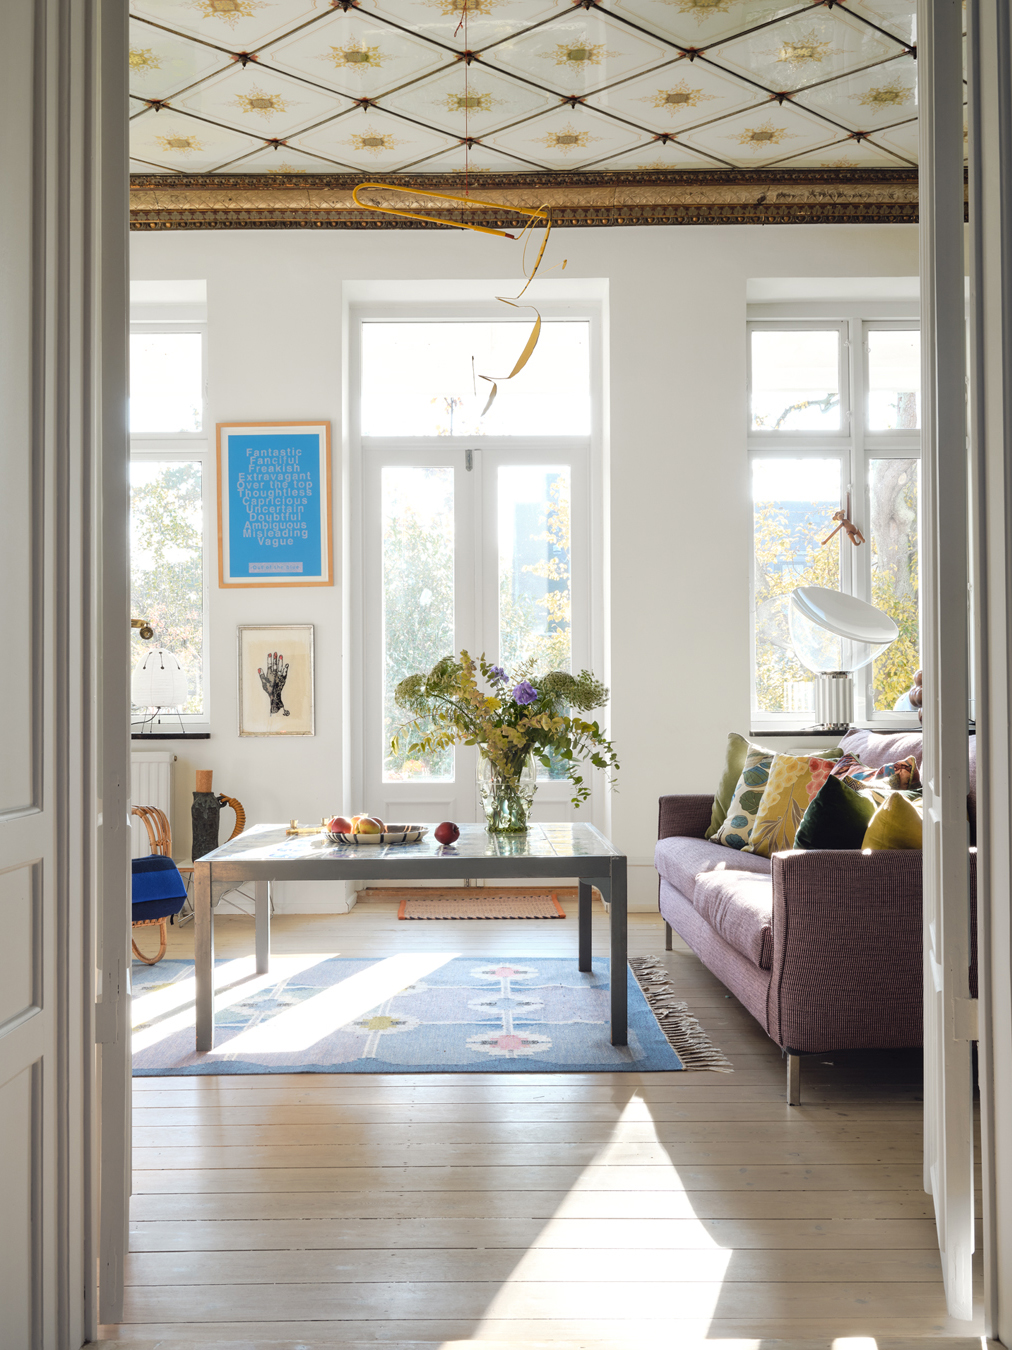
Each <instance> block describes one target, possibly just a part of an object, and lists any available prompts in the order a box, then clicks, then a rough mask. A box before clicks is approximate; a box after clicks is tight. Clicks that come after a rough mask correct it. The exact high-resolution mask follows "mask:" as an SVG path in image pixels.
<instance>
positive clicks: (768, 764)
mask: <svg viewBox="0 0 1012 1350" xmlns="http://www.w3.org/2000/svg"><path fill="white" fill-rule="evenodd" d="M774 759H776V755H775V754H774V753H773V752H772V751H771V750H762V749H760V748H759V746H757V745H753V746H750V747H749V752H748V754H747V755H746V756H745V767H744V768H743V769H742V771H741V777H740V778H739V779H738V783H737V785H736V787H735V789H734V795H733V796H732V798H731V805H730V806H729V807H728V809H727V815H726V816H725V817H724V822H723V824H722V825H721V827H720V829H719V830H718V831H717V833H716V834H715V835H714V836H713V842H714V843H715V844H725V845H726V846H727V847H728V848H737V849H743V848H745V846H746V845H747V844H748V841H749V836H750V835H751V833H752V827H753V825H754V824H755V818H756V814H757V813H758V811H759V807H760V805H761V803H762V799H763V789H764V788H765V787H766V780H767V779H768V778H769V776H770V769H771V768H772V765H773V761H774Z"/></svg>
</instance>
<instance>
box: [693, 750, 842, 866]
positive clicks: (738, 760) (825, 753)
mask: <svg viewBox="0 0 1012 1350" xmlns="http://www.w3.org/2000/svg"><path fill="white" fill-rule="evenodd" d="M752 749H756V750H762V751H763V753H764V754H767V755H773V754H776V751H775V750H767V749H766V747H765V746H762V745H755V746H753V744H752V743H751V742H750V741H747V740H746V739H745V737H744V736H739V735H738V733H737V732H736V731H730V732H728V736H727V751H726V753H725V756H724V771H723V773H722V774H721V776H720V783H719V784H718V786H717V792H716V795H715V796H714V798H713V809H712V810H711V812H710V828H709V829H708V830H707V832H706V834H705V835H704V836H703V838H704V839H712V838H713V836H714V835H715V834H716V833H717V832H718V831H719V829H720V827H721V825H723V823H724V821H725V820H726V819H727V813H728V811H729V810H730V809H731V801H732V798H733V797H734V790H735V788H736V787H737V786H738V779H739V778H740V777H741V775H742V770H743V769H744V768H745V760H746V759H747V758H748V752H749V751H750V750H752ZM789 753H790V754H792V755H804V754H808V753H809V752H808V751H805V750H791V751H790V752H789ZM811 754H812V755H817V756H818V757H819V758H820V759H839V758H840V756H841V755H842V754H843V751H842V750H841V749H840V748H839V746H836V747H834V748H833V749H832V750H813V751H811Z"/></svg>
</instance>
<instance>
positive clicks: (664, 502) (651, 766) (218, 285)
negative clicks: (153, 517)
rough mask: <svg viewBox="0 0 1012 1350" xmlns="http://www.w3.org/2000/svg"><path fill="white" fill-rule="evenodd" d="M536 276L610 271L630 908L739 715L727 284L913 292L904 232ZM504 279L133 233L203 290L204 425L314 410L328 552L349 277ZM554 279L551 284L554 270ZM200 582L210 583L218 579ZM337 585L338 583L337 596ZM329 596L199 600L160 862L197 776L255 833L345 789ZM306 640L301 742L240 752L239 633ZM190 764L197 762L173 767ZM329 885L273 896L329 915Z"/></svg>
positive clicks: (723, 236) (619, 740) (741, 621)
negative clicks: (196, 742) (312, 719)
mask: <svg viewBox="0 0 1012 1350" xmlns="http://www.w3.org/2000/svg"><path fill="white" fill-rule="evenodd" d="M550 249H551V251H552V258H551V259H549V260H547V261H548V265H551V264H552V263H556V262H558V261H559V260H561V259H562V258H567V259H568V267H567V268H566V272H565V276H566V277H570V278H575V279H578V278H601V277H603V278H606V279H607V281H608V284H609V310H610V335H609V346H610V371H609V373H608V374H609V381H610V389H609V394H610V409H611V419H610V433H609V434H610V451H609V454H610V461H609V462H610V467H609V470H608V482H607V484H606V493H607V497H606V500H607V503H608V507H607V509H608V524H609V528H610V576H609V579H608V585H609V587H610V594H611V649H610V665H611V671H610V677H611V685H612V708H611V727H612V733H613V737H614V740H615V742H616V745H617V747H618V749H619V752H620V754H621V758H622V770H621V774H620V789H619V792H618V794H617V795H616V796H615V797H614V799H613V802H612V807H611V831H612V837H613V839H614V841H615V843H616V844H617V845H618V846H619V847H620V848H622V849H624V850H625V851H626V853H627V854H628V856H629V862H630V901H631V903H632V904H633V905H635V906H636V907H637V908H643V909H648V908H653V907H654V905H655V903H656V880H655V874H654V872H653V866H652V858H653V844H654V841H655V839H656V823H657V798H658V796H660V795H661V794H662V793H665V792H709V791H711V790H712V788H713V785H714V783H715V780H716V776H717V773H718V770H719V767H720V764H721V762H722V754H723V745H724V740H725V736H726V733H727V732H728V731H729V730H732V729H735V730H745V731H747V730H748V722H749V664H748V661H749V626H748V576H749V558H748V551H749V544H750V521H749V485H748V474H747V464H746V455H745V412H746V409H745V303H746V282H747V281H748V279H749V278H757V277H805V276H809V277H830V276H840V277H848V276H851V277H878V276H881V277H892V276H898V277H911V276H916V274H917V230H916V227H915V226H907V225H882V226H877V225H855V226H850V225H819V226H804V225H782V226H776V225H770V226H764V227H760V226H700V227H686V226H682V227H679V226H671V227H666V226H661V227H642V228H612V229H605V228H602V229H576V230H557V231H555V232H554V233H553V236H552V241H551V244H550ZM514 268H515V269H517V273H518V275H519V258H518V255H517V253H516V251H515V248H514V246H513V245H511V244H509V243H507V242H505V241H501V240H497V239H491V238H487V237H484V236H481V235H477V234H473V233H463V232H457V231H452V232H451V231H450V230H445V231H441V230H433V231H413V230H411V231H408V230H405V231H390V230H377V231H369V230H364V231H363V230H320V231H315V230H277V231H270V230H265V231H231V230H230V231H224V232H214V231H200V232H197V231H186V232H181V233H174V232H170V231H166V232H164V233H163V232H156V233H150V234H147V233H138V234H135V235H133V236H132V240H131V272H132V275H133V277H135V278H138V279H151V280H155V279H190V278H206V280H207V297H208V346H209V364H208V392H209V406H208V415H209V423H210V425H211V426H212V427H213V424H214V423H215V422H219V421H225V420H228V419H232V420H242V421H257V420H264V421H280V420H284V419H286V418H298V419H307V418H313V419H317V418H329V419H330V420H331V421H332V423H333V428H334V446H335V472H334V477H335V494H336V499H335V503H334V521H335V535H336V537H335V548H336V554H335V559H336V560H337V559H340V557H341V551H342V546H343V540H342V538H341V534H340V525H339V522H340V520H341V506H342V503H341V501H340V500H339V496H340V492H341V465H340V463H339V460H340V446H341V436H340V425H341V409H342V389H341V370H342V350H341V307H342V291H341V288H342V283H343V282H344V281H346V280H355V281H364V280H376V281H380V280H391V281H396V280H398V279H400V280H425V279H437V280H439V279H444V278H446V279H448V278H453V279H468V278H482V277H489V278H500V277H502V276H504V275H510V274H511V270H512V269H514ZM552 275H553V278H557V277H558V276H559V273H558V272H554V273H553V274H552ZM215 580H216V578H215ZM342 580H343V578H342V577H341V576H340V575H339V576H338V581H339V582H341V581H342ZM343 618H344V615H343V610H342V591H341V587H340V585H337V586H335V587H334V588H333V589H332V590H331V589H329V588H326V589H325V588H320V589H314V590H310V589H306V590H293V591H290V592H289V591H286V592H278V591H273V590H262V591H255V590H254V591H247V592H240V591H222V590H219V589H217V586H216V585H213V586H212V591H211V624H210V634H209V639H210V642H211V644H212V647H211V651H212V657H211V688H210V696H211V707H212V739H211V740H210V741H205V742H202V743H200V748H198V749H194V747H187V746H184V745H182V744H177V745H176V747H175V748H176V749H177V751H178V752H179V755H180V758H179V763H178V764H177V766H176V767H177V774H176V782H177V789H176V810H175V816H176V835H177V839H176V843H177V848H176V852H177V853H178V852H180V851H181V849H182V848H183V847H185V846H186V845H187V844H188V832H189V826H188V820H189V810H188V804H189V801H190V796H189V794H190V793H191V792H192V789H193V771H194V769H196V768H205V767H206V768H213V769H214V770H215V786H216V787H217V788H218V789H219V790H221V791H225V792H228V793H230V794H231V795H233V796H238V797H240V798H241V799H242V801H243V802H244V804H245V806H246V809H247V813H248V815H249V817H250V819H251V820H267V819H269V820H286V819H288V818H289V817H290V816H293V815H295V816H299V817H301V818H304V819H307V820H314V819H318V818H319V816H320V814H321V812H322V811H324V810H327V809H329V808H330V807H331V806H332V805H333V804H334V803H335V802H336V801H337V800H338V797H339V796H340V795H341V774H342V763H343V752H344V747H343V745H342V731H341V728H342V718H343V717H344V716H345V715H347V716H348V718H349V719H353V718H354V716H355V710H354V709H353V708H347V709H346V708H345V707H344V704H343V685H342V660H343V657H344V656H345V655H348V656H350V655H352V654H350V653H348V654H346V653H343V652H342V624H343ZM273 621H281V622H290V623H303V622H311V623H313V624H315V625H316V663H317V664H316V691H317V705H316V717H317V735H316V737H315V738H314V739H311V740H290V741H289V740H285V739H283V738H274V739H270V740H245V739H244V740H240V739H239V737H238V735H237V734H236V710H235V684H236V676H235V628H236V624H239V623H254V622H273ZM191 750H192V751H193V753H191ZM335 896H336V893H335V891H334V890H333V888H327V887H324V886H322V885H321V886H320V887H316V886H315V885H314V886H305V885H303V886H301V887H299V889H298V893H297V894H295V893H290V894H289V895H288V896H287V897H286V898H285V899H284V900H283V901H282V903H283V904H284V905H285V906H286V907H296V906H297V907H298V908H300V909H311V908H329V907H330V906H331V905H332V904H333V903H334V899H335Z"/></svg>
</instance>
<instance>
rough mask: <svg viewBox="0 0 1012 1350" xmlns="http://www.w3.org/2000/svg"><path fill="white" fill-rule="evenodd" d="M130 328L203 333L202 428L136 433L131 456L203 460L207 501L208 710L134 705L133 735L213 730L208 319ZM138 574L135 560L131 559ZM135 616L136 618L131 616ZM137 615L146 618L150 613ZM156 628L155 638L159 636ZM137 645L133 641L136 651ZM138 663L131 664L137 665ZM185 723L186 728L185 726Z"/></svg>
mask: <svg viewBox="0 0 1012 1350" xmlns="http://www.w3.org/2000/svg"><path fill="white" fill-rule="evenodd" d="M130 332H131V334H133V333H199V334H200V336H201V369H202V387H201V395H202V403H201V425H202V428H203V429H202V430H201V431H200V432H174V433H166V432H150V431H149V432H131V433H130V438H129V439H130V461H131V463H133V462H134V461H135V460H136V461H138V462H160V463H165V462H167V461H173V460H174V461H178V462H186V461H197V462H199V464H200V475H201V499H202V500H201V506H202V519H203V548H202V553H203V557H202V566H201V576H202V585H201V630H202V631H201V689H202V691H203V701H204V710H203V712H201V713H181V714H178V715H177V714H176V713H165V714H162V715H161V716H160V717H159V718H158V720H157V721H154V722H150V723H147V722H141V721H134V720H133V710H132V707H131V734H132V736H134V737H136V738H138V739H141V738H145V739H146V737H147V736H148V735H149V734H153V735H155V736H171V735H172V734H173V732H175V733H176V734H177V735H180V736H181V735H183V734H184V733H185V734H190V735H193V734H197V733H207V734H210V730H211V689H210V677H211V622H210V620H211V615H210V607H211V544H210V541H211V537H212V531H213V530H214V529H215V528H216V527H215V521H214V506H215V500H214V491H215V489H214V478H213V474H214V470H215V465H214V459H213V455H212V453H211V444H210V438H209V436H208V433H207V324H206V322H204V321H202V320H193V319H179V320H176V319H161V320H153V319H143V320H131V323H130ZM131 575H132V564H131ZM131 617H134V616H133V615H131ZM136 617H139V618H143V617H146V616H144V615H138V616H136ZM157 638H158V634H157V632H156V633H155V638H154V639H153V641H157ZM133 649H134V644H133V643H131V652H133ZM132 669H133V665H132V664H131V670H132ZM180 722H181V723H182V728H180Z"/></svg>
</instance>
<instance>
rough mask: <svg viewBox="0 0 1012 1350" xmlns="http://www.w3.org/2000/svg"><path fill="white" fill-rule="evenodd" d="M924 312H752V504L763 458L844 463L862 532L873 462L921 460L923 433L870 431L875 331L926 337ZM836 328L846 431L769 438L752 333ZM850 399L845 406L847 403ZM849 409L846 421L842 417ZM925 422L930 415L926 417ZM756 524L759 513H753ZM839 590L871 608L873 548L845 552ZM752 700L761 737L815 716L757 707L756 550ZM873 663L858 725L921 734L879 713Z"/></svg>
mask: <svg viewBox="0 0 1012 1350" xmlns="http://www.w3.org/2000/svg"><path fill="white" fill-rule="evenodd" d="M920 326H921V325H920V320H919V316H918V307H917V305H916V304H912V303H902V302H891V303H889V304H871V303H868V304H863V305H862V304H852V305H834V306H833V307H832V309H831V310H830V309H829V307H827V306H820V307H816V306H814V305H804V306H794V305H776V304H764V305H750V306H749V308H748V316H747V323H746V353H747V357H746V360H747V399H748V402H747V412H746V426H747V431H746V445H747V456H748V474H749V500H750V501H751V500H752V486H751V484H752V462H753V459H754V458H756V457H759V456H762V457H769V458H785V459H786V458H803V457H809V456H810V457H812V458H829V457H838V458H839V459H840V460H841V482H840V486H841V505H843V504H844V503H845V502H846V497H847V491H848V487H849V491H850V493H851V511H852V518H853V519H854V521H855V522H856V523H857V524H858V525H861V524H862V522H864V521H867V520H868V519H869V515H868V472H869V462H870V461H871V460H873V459H916V460H918V461H920V459H921V432H922V428H920V427H918V428H916V429H912V428H905V427H902V428H896V429H894V430H891V431H871V430H869V428H868V421H869V412H868V391H869V372H868V362H869V348H868V333H870V332H872V331H874V330H882V329H893V330H896V329H899V330H917V331H919V330H920ZM827 328H836V329H838V330H839V332H840V362H841V384H840V390H841V394H840V407H841V419H840V420H841V430H840V431H833V432H828V431H824V432H818V431H762V430H754V429H753V428H752V425H751V421H752V413H751V409H752V333H753V332H754V331H757V330H758V331H762V330H769V329H780V330H781V331H798V330H804V329H822V330H825V329H827ZM844 391H846V405H845V403H844ZM845 406H846V409H847V416H846V418H844V416H843V409H844V407H845ZM921 416H922V418H923V409H921ZM920 509H921V503H920V494H918V540H920V538H921V522H920ZM753 521H754V513H753ZM840 589H841V590H842V591H844V592H846V593H848V594H851V595H854V596H856V597H857V598H858V599H861V600H866V601H868V602H869V603H870V601H871V548H870V544H869V545H867V546H863V547H860V548H853V547H841V550H840ZM749 617H750V636H749V665H750V672H749V698H750V708H751V724H752V730H753V731H755V732H757V733H762V732H766V733H769V732H774V731H784V732H791V731H801V730H804V729H805V727H806V724H808V723H810V721H811V714H799V713H771V712H761V711H760V710H759V708H758V705H757V699H756V634H755V546H754V535H753V545H752V547H751V548H750V550H749ZM873 665H874V663H871V664H869V665H868V666H866V667H864V668H863V669H861V670H859V671H856V672H855V675H854V725H855V726H863V727H869V728H873V729H875V730H888V729H894V730H902V729H906V730H909V729H917V728H919V726H920V723H919V722H918V720H917V714H916V713H914V712H897V711H895V710H881V711H876V710H875V708H874V707H873V702H872V700H873V692H872V691H873V679H872V670H873Z"/></svg>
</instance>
